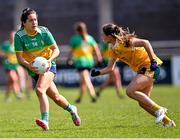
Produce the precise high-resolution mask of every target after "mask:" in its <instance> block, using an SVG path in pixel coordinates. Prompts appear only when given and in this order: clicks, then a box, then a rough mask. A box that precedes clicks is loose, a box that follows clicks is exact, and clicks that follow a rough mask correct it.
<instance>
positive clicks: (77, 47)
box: [70, 34, 97, 68]
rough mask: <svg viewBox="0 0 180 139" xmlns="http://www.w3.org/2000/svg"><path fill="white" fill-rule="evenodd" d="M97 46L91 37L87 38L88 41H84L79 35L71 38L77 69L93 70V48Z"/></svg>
mask: <svg viewBox="0 0 180 139" xmlns="http://www.w3.org/2000/svg"><path fill="white" fill-rule="evenodd" d="M96 45H97V43H96V41H95V40H94V38H93V37H92V36H90V35H87V36H86V40H83V38H82V37H81V36H80V35H78V34H77V35H74V36H73V37H72V38H71V40H70V47H71V49H72V52H73V61H74V65H75V67H76V68H92V67H93V66H94V59H93V47H94V46H96Z"/></svg>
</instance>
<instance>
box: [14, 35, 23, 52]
mask: <svg viewBox="0 0 180 139" xmlns="http://www.w3.org/2000/svg"><path fill="white" fill-rule="evenodd" d="M14 48H15V51H16V52H21V51H23V42H22V40H21V38H20V36H18V35H17V34H15V37H14Z"/></svg>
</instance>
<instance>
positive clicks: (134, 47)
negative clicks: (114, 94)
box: [91, 24, 176, 126]
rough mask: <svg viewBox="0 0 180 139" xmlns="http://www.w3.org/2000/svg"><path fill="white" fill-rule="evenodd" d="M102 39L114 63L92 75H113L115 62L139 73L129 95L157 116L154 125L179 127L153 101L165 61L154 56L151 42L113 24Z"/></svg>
mask: <svg viewBox="0 0 180 139" xmlns="http://www.w3.org/2000/svg"><path fill="white" fill-rule="evenodd" d="M102 30H103V40H104V41H105V42H106V43H108V44H110V46H109V48H110V49H109V50H110V51H109V55H110V56H111V60H110V61H109V64H108V66H107V67H105V68H103V69H101V70H96V69H94V70H92V72H91V76H93V77H94V76H98V75H104V74H107V73H109V72H111V71H112V70H113V69H114V67H115V64H116V61H118V60H121V61H123V62H125V63H126V64H128V65H129V67H130V68H131V69H132V70H134V71H135V72H137V75H136V76H135V77H134V78H133V79H132V81H131V82H130V84H129V85H128V87H127V91H126V93H127V95H128V96H129V97H130V98H132V99H135V100H136V101H138V103H139V105H140V106H141V107H142V108H143V109H144V110H145V111H147V112H149V113H150V114H152V115H153V116H155V117H156V120H155V122H156V123H158V124H161V125H163V126H176V125H175V122H174V121H173V120H171V119H170V118H169V117H168V116H167V115H166V112H167V109H166V108H164V107H161V106H159V105H158V104H157V103H155V102H154V101H153V100H152V99H151V98H150V94H151V91H152V88H153V82H154V80H158V78H159V74H160V65H161V64H162V61H161V60H160V59H159V58H158V57H157V56H156V55H155V53H154V51H153V48H152V46H151V44H150V43H149V41H148V40H144V39H139V38H137V37H136V36H135V35H134V33H132V34H131V33H130V32H129V30H128V29H123V28H122V27H119V26H117V25H114V24H106V25H104V26H103V28H102Z"/></svg>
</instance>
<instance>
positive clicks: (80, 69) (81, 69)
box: [77, 67, 91, 72]
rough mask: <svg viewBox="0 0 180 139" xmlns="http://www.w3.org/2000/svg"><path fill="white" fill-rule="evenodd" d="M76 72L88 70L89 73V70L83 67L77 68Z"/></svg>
mask: <svg viewBox="0 0 180 139" xmlns="http://www.w3.org/2000/svg"><path fill="white" fill-rule="evenodd" d="M77 70H78V71H79V72H81V71H83V70H88V71H90V70H91V68H87V67H83V68H77Z"/></svg>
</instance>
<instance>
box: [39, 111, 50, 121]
mask: <svg viewBox="0 0 180 139" xmlns="http://www.w3.org/2000/svg"><path fill="white" fill-rule="evenodd" d="M41 119H42V120H44V121H47V122H48V120H49V113H48V112H43V113H41Z"/></svg>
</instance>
